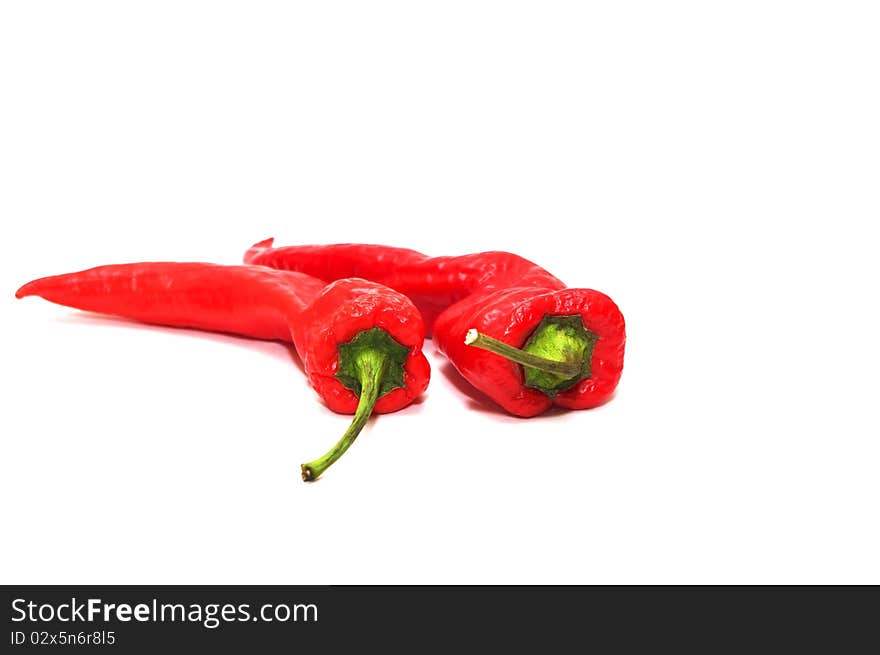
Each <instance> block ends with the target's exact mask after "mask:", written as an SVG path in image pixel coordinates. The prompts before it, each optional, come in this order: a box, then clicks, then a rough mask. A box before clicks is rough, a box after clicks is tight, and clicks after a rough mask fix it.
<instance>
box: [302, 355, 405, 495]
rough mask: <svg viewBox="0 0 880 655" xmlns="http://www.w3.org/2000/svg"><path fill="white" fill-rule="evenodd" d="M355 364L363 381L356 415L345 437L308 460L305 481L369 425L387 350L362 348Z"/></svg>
mask: <svg viewBox="0 0 880 655" xmlns="http://www.w3.org/2000/svg"><path fill="white" fill-rule="evenodd" d="M353 364H354V366H353V368H354V371H355V372H356V374H357V379H358V382H359V384H360V401H359V402H358V406H357V410H356V411H355V413H354V418H353V419H352V421H351V425H349V426H348V430H346V431H345V434H343V435H342V438H341V439H340V440H339V441H337V442H336V445H335V446H333V448H331V449H330V450H328V451H327V453H326V454H325V455H324V456H323V457H319V458H318V459H316V460H314V461H313V462H309V463H308V464H302V466H301V468H302V478H303V480H305V481H306V482H311V481H312V480H315V479H317V478H318V476H320V475H321V474H322V473H323V472H324V471H326V470H327V469H328V468H329V467H330V465H331V464H333V462H335V461H336V460H337V459H339V458H340V457H342V455H343V453H345V451H346V450H348V448H349V446H351V444H353V443H354V440H355V439H357V436H358V434H360V432H361V430H362V429H363V427H364V425H366V423H367V419H368V418H370V414H372V413H373V407H374V406H375V405H376V400H378V398H379V390H380V388H381V387H382V379H383V377H384V375H385V371H386V369H387V368H388V357H387V356H386V355H385V353H382V352H379V351H378V350H374V349H371V348H370V349H365V350H362V351H361V352H360V353H358V355H357V356H356V357H355V358H354V362H353Z"/></svg>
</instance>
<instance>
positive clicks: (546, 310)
mask: <svg viewBox="0 0 880 655" xmlns="http://www.w3.org/2000/svg"><path fill="white" fill-rule="evenodd" d="M575 315H580V317H581V319H582V320H583V322H584V327H585V328H586V329H587V330H589V331H590V332H592V333H594V334H597V335H599V338H598V339H597V340H596V343H595V345H594V346H593V356H592V359H591V361H590V377H589V378H587V379H585V380H581V381H580V382H578V383H577V384H575V385H574V386H573V387H572V388H571V389H568V390H566V391H563V392H561V393H558V394H556V396H554V397H553V398H550V397H549V396H548V395H546V394H545V393H543V392H542V391H538V390H537V389H530V388H528V387H526V386H525V385H524V384H523V373H522V367H521V366H520V365H519V364H516V363H514V362H511V361H510V360H508V359H505V358H504V357H501V356H500V355H496V354H494V353H491V352H487V351H485V350H482V349H480V348H474V347H472V346H468V345H465V343H464V338H465V335H466V334H467V331H468V330H469V329H471V328H476V329H477V330H479V331H480V332H481V333H483V334H486V335H488V336H491V337H494V338H496V339H499V340H500V341H503V342H504V343H507V344H510V345H511V346H515V347H517V348H522V347H523V346H524V345H525V343H526V341H528V338H529V336H531V334H532V332H534V330H535V328H536V327H537V326H538V324H539V323H540V322H541V320H542V319H543V318H544V317H545V316H575ZM434 340H435V341H436V343H437V345H438V346H439V348H440V350H441V351H442V352H443V353H444V354H445V355H446V356H447V357H448V358H449V360H450V361H451V362H452V363H453V365H454V366H455V368H456V369H458V372H459V373H461V374H462V375H463V376H464V377H465V379H467V380H468V381H469V382H470V383H471V384H473V385H474V386H475V387H476V388H477V389H479V390H480V391H482V392H483V393H485V394H486V395H487V396H489V397H490V398H491V399H492V400H494V401H495V402H497V403H498V404H499V405H501V406H502V407H504V409H506V410H507V411H508V412H510V413H511V414H514V415H515V416H523V417H529V416H536V415H538V414H541V413H542V412H544V411H545V410H547V409H548V408H549V407H550V406H551V405H560V406H562V407H567V408H569V409H590V408H592V407H596V406H598V405H601V404H602V403H604V402H605V401H606V400H608V399H609V398H610V397H611V394H612V393H613V392H614V389H615V387H616V386H617V383H618V381H619V380H620V375H621V373H622V372H623V351H624V346H625V342H626V337H625V325H624V320H623V315H622V314H621V313H620V310H619V309H618V308H617V305H615V304H614V302H613V301H612V300H611V298H609V297H608V296H606V295H605V294H603V293H600V292H598V291H593V290H592V289H560V290H554V289H536V288H534V287H513V288H510V289H499V290H497V291H491V292H489V293H486V294H474V295H473V296H471V297H469V298H467V299H465V300H463V301H461V302H459V303H456V304H455V305H453V306H452V307H450V308H449V309H447V310H446V311H445V312H443V313H442V314H441V315H440V317H439V318H438V319H437V322H436V323H435V325H434Z"/></svg>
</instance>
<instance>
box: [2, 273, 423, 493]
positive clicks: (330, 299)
mask: <svg viewBox="0 0 880 655" xmlns="http://www.w3.org/2000/svg"><path fill="white" fill-rule="evenodd" d="M15 295H16V297H17V298H22V297H24V296H41V297H43V298H45V299H46V300H49V301H51V302H54V303H58V304H60V305H66V306H68V307H74V308H77V309H82V310H86V311H92V312H98V313H102V314H114V315H117V316H123V317H127V318H132V319H136V320H139V321H144V322H147V323H154V324H159V325H168V326H174V327H186V328H196V329H201V330H211V331H217V332H228V333H232V334H238V335H243V336H248V337H255V338H258V339H278V340H283V341H292V342H293V344H294V346H295V348H296V351H297V353H298V354H299V356H300V358H301V359H302V363H303V367H304V368H305V372H306V375H307V377H308V380H309V383H310V384H311V386H312V387H313V388H314V389H315V391H317V392H318V394H319V395H320V396H321V398H322V399H323V400H324V401H325V402H326V403H327V405H328V406H329V407H330V409H332V410H333V411H335V412H340V413H345V414H354V415H355V417H354V419H353V421H352V423H351V425H350V426H349V429H348V430H347V431H346V433H345V434H344V435H343V437H342V439H340V441H339V443H337V444H336V446H334V448H333V449H331V450H330V451H329V452H328V453H327V454H326V455H325V456H324V457H322V458H319V459H318V460H315V461H314V462H310V463H308V464H303V465H302V473H303V479H304V480H313V479H315V478H317V477H318V476H319V475H320V474H321V473H322V472H323V471H324V470H326V469H327V467H329V466H330V465H331V464H332V463H333V462H334V461H336V460H337V459H338V458H339V457H340V456H341V455H342V454H343V453H344V452H345V450H347V448H348V447H349V446H350V445H351V443H352V442H353V441H354V439H355V438H356V437H357V435H358V433H359V432H360V430H361V429H362V428H363V426H364V424H365V423H366V421H367V419H368V418H369V416H370V414H371V413H372V412H376V413H380V414H381V413H386V412H393V411H396V410H398V409H401V408H402V407H406V406H407V405H409V404H410V403H411V402H412V401H413V400H414V399H415V398H417V397H418V396H419V395H421V393H422V392H423V391H424V390H425V389H426V387H427V386H428V380H429V377H430V368H429V365H428V362H427V360H426V359H425V356H424V354H423V353H422V350H421V348H422V343H423V341H424V325H423V322H422V319H421V316H420V315H419V312H418V310H417V309H416V308H415V306H414V305H413V304H412V302H410V300H409V299H407V298H406V297H405V296H404V295H402V294H400V293H398V292H395V291H393V290H391V289H389V288H387V287H384V286H382V285H380V284H377V283H375V282H370V281H367V280H363V279H340V280H338V281H336V282H333V283H331V284H329V285H328V284H325V283H324V282H322V281H321V280H319V279H316V278H314V277H311V276H309V275H305V274H302V273H295V272H286V271H276V270H272V269H269V268H266V267H262V266H222V265H217V264H204V263H178V262H147V263H138V264H120V265H112V266H100V267H97V268H92V269H89V270H86V271H80V272H77V273H69V274H66V275H56V276H52V277H45V278H41V279H38V280H34V281H32V282H28V283H27V284H25V285H24V286H22V287H21V288H20V289H19V290H18V291H17V292H16V294H15Z"/></svg>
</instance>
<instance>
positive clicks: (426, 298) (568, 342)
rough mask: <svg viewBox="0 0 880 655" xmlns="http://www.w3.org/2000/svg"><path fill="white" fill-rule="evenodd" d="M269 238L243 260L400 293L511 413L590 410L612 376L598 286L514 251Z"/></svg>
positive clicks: (612, 324)
mask: <svg viewBox="0 0 880 655" xmlns="http://www.w3.org/2000/svg"><path fill="white" fill-rule="evenodd" d="M272 243H273V241H272V239H268V240H266V241H261V242H260V243H257V244H255V245H254V246H252V247H251V248H250V249H249V250H248V251H247V253H246V254H245V261H246V262H248V263H252V264H262V265H265V266H271V267H273V268H278V269H283V270H291V271H300V272H304V273H309V274H311V275H315V276H318V277H321V278H322V279H330V280H332V279H338V278H343V277H346V276H348V275H358V276H360V277H364V278H367V279H371V280H373V281H376V282H380V283H382V284H385V285H387V286H389V287H391V288H393V289H396V290H397V291H400V292H401V293H405V294H406V295H408V296H409V297H410V298H411V299H412V301H413V302H414V303H415V304H416V306H417V307H419V309H420V310H421V311H422V314H423V316H424V318H425V322H426V325H427V328H428V331H429V332H430V333H432V334H433V338H434V339H435V341H436V342H437V344H438V346H439V347H440V350H441V351H443V352H444V354H446V356H447V357H449V359H450V361H451V362H452V363H453V365H454V366H455V367H456V369H458V371H459V372H460V373H461V374H462V375H463V376H464V377H465V378H466V379H467V380H468V381H469V382H470V383H471V384H473V385H474V386H475V387H476V388H477V389H480V390H481V391H482V392H484V393H485V394H486V395H488V396H489V397H490V398H492V399H493V400H495V401H496V402H498V403H499V404H500V405H501V406H502V407H504V408H505V409H506V410H507V411H509V412H510V413H512V414H515V415H517V416H535V415H537V414H540V413H541V412H543V411H544V410H546V409H547V408H548V407H550V406H551V405H553V404H556V405H561V406H563V407H568V408H570V409H586V408H590V407H595V406H597V405H599V404H601V403H603V402H605V401H606V400H608V398H610V396H611V394H612V393H613V392H614V389H615V387H616V386H617V383H618V381H619V380H620V376H621V373H622V371H623V354H624V346H625V343H626V331H625V324H624V319H623V315H622V314H621V313H620V310H619V309H618V308H617V305H615V304H614V302H613V301H612V300H611V299H610V298H609V297H608V296H606V295H605V294H602V293H600V292H598V291H594V290H592V289H573V288H566V287H565V284H564V283H563V282H562V281H561V280H559V279H558V278H556V277H555V276H553V275H552V274H550V273H549V272H548V271H546V270H545V269H543V268H541V267H540V266H538V265H537V264H535V263H533V262H530V261H529V260H527V259H524V258H522V257H519V256H518V255H514V254H511V253H507V252H484V253H475V254H470V255H462V256H458V257H429V256H427V255H423V254H422V253H419V252H416V251H414V250H407V249H403V248H390V247H387V246H378V245H365V244H336V245H329V246H290V247H282V248H273V247H272Z"/></svg>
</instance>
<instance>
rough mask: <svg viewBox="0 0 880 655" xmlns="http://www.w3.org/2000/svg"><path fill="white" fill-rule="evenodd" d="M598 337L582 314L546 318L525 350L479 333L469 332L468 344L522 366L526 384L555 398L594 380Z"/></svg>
mask: <svg viewBox="0 0 880 655" xmlns="http://www.w3.org/2000/svg"><path fill="white" fill-rule="evenodd" d="M598 338H599V337H598V335H596V334H594V333H592V332H590V331H589V330H587V329H586V328H585V327H584V322H583V319H581V317H580V315H574V316H545V317H544V318H543V319H541V322H540V323H539V324H538V327H536V328H535V330H534V332H532V334H531V336H530V337H529V338H528V340H527V341H526V343H525V345H524V346H523V347H522V348H515V347H513V346H511V345H509V344H506V343H504V342H502V341H499V340H498V339H493V338H492V337H488V336H486V335H484V334H480V333H479V332H477V330H474V329H471V330H468V333H467V336H466V337H465V340H464V342H465V344H466V345H469V346H474V347H476V348H482V349H484V350H488V351H490V352H493V353H495V354H496V355H501V356H502V357H504V358H506V359H509V360H510V361H513V362H516V363H517V364H521V365H522V367H523V377H524V380H523V383H524V384H525V386H526V387H529V388H530V389H537V390H538V391H541V392H543V393H545V394H547V395H548V396H550V397H551V398H552V397H554V396H555V395H556V394H558V393H559V392H560V391H565V390H566V389H570V388H571V387H573V386H574V385H575V384H577V383H578V382H580V381H581V380H583V379H585V378H588V377H590V374H591V372H590V364H591V361H592V359H593V346H594V345H595V344H596V340H597V339H598Z"/></svg>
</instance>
